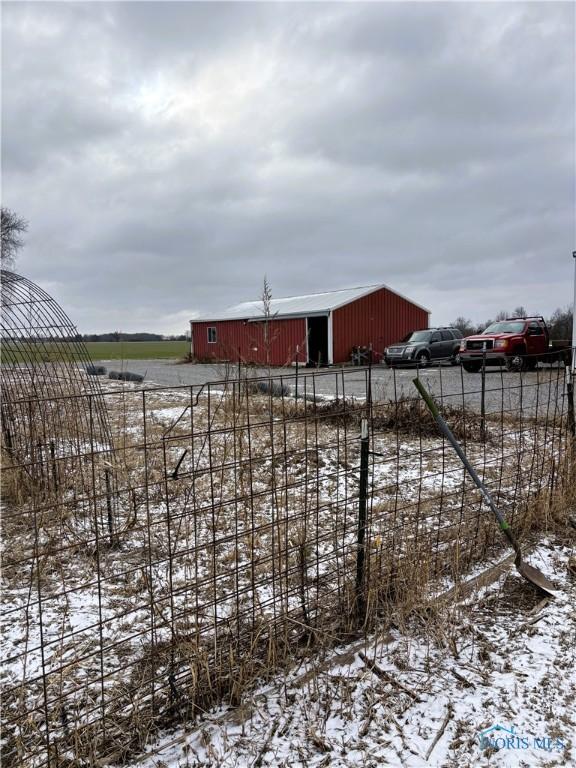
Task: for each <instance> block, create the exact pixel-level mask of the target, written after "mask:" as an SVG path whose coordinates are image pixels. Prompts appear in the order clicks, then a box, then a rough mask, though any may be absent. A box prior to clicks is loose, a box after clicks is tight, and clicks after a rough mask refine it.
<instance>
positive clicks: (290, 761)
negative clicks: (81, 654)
mask: <svg viewBox="0 0 576 768" xmlns="http://www.w3.org/2000/svg"><path fill="white" fill-rule="evenodd" d="M572 553H573V549H572V547H571V545H570V542H569V541H568V540H566V539H565V538H563V539H557V538H553V537H550V538H548V539H547V540H545V541H543V542H541V543H540V544H539V545H538V546H537V547H536V549H535V551H534V552H533V553H531V555H530V556H529V558H528V560H529V561H530V562H531V563H532V564H533V565H535V566H537V567H538V568H540V569H541V570H542V571H543V572H544V573H545V574H546V575H548V576H549V577H550V578H551V579H552V580H553V581H554V582H555V584H556V585H557V586H558V594H557V596H556V598H555V599H552V600H546V599H544V600H543V599H542V597H541V596H540V595H539V594H537V593H536V591H535V590H534V589H533V588H532V587H531V586H530V585H529V584H527V583H526V582H524V581H523V580H522V579H521V578H520V577H519V576H518V575H517V574H516V572H515V571H514V569H513V568H511V566H510V567H508V568H506V569H505V572H504V574H503V575H502V576H501V577H500V578H499V579H497V580H496V581H495V582H494V583H492V584H491V585H488V586H486V587H482V588H477V589H475V590H474V592H473V594H471V595H470V596H468V597H467V598H466V600H464V601H462V602H460V603H459V604H457V605H451V606H450V605H446V606H445V607H444V608H441V609H439V610H438V612H436V611H433V612H432V613H431V614H429V615H428V616H424V614H420V615H419V616H415V617H413V618H412V620H410V621H409V622H408V623H407V625H405V626H403V627H394V626H392V627H389V628H387V629H386V630H384V631H383V632H382V633H381V634H378V635H374V636H372V637H370V638H368V639H366V640H365V641H363V642H361V643H357V644H355V645H351V646H349V647H344V648H342V647H341V648H339V649H337V650H335V651H333V652H331V653H330V654H328V655H326V656H324V657H323V658H316V659H314V660H313V661H310V662H309V663H308V664H303V665H301V666H300V667H299V668H298V669H295V670H293V671H292V672H290V673H289V674H287V675H285V676H280V677H278V678H276V679H275V680H274V681H273V682H272V683H270V684H267V685H265V686H264V687H261V688H259V689H257V690H255V691H254V692H253V693H252V695H251V696H249V697H247V698H246V700H245V703H244V704H243V705H242V706H241V707H239V708H230V709H219V710H215V711H214V712H211V713H209V714H207V715H206V717H205V718H204V719H203V720H202V722H200V723H199V724H198V726H197V727H196V728H194V729H188V730H181V731H177V732H173V733H169V734H166V735H164V736H163V738H161V739H159V740H158V741H157V742H156V743H155V744H154V746H153V754H152V751H151V752H150V754H149V755H148V756H147V757H146V758H145V759H140V760H138V761H135V762H134V763H132V764H131V765H133V766H136V765H138V766H143V768H189V767H190V768H192V766H223V767H224V766H230V767H232V766H235V767H236V766H237V767H238V768H240V767H243V766H277V767H278V768H281V767H282V766H286V767H288V766H290V768H298V767H299V766H302V768H305V767H306V768H308V767H311V766H315V767H316V768H318V767H319V766H331V767H333V768H336V766H342V767H344V766H345V767H346V768H348V767H349V766H359V765H361V766H368V767H372V766H373V767H374V768H375V767H376V766H410V767H414V768H416V767H417V766H427V765H430V766H454V767H456V766H458V768H464V767H468V766H470V767H472V766H569V765H576V743H575V740H574V734H575V730H576V728H575V726H576V703H575V693H576V578H575V577H574V575H572V574H571V572H570V570H569V567H568V563H569V558H570V556H571V554H572Z"/></svg>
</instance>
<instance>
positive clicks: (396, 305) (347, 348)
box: [332, 288, 428, 363]
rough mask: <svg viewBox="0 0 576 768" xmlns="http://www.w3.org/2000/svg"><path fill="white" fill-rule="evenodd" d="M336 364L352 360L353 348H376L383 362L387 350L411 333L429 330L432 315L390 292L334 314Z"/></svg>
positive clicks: (377, 293) (376, 293)
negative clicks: (389, 346) (385, 349)
mask: <svg viewBox="0 0 576 768" xmlns="http://www.w3.org/2000/svg"><path fill="white" fill-rule="evenodd" d="M332 322H333V338H334V363H345V362H348V361H349V360H350V356H351V353H352V347H354V346H366V347H367V346H369V345H370V344H371V345H372V349H373V351H374V355H375V359H376V360H379V359H380V356H381V355H382V353H383V351H384V347H386V346H388V345H389V344H393V343H394V342H395V341H399V340H400V339H401V338H402V337H403V336H405V335H406V334H407V333H409V332H410V331H414V330H417V329H419V328H427V327H428V313H427V312H426V311H425V310H424V309H420V307H417V306H416V305H415V304H412V302H410V301H408V300H407V299H403V298H402V297H401V296H398V294H396V293H394V292H393V291H389V290H388V289H387V288H380V289H379V290H378V291H374V293H370V294H368V296H363V297H362V298H360V299H357V300H356V301H353V302H351V303H350V304H347V305H346V306H344V307H340V309H336V310H334V313H333V321H332Z"/></svg>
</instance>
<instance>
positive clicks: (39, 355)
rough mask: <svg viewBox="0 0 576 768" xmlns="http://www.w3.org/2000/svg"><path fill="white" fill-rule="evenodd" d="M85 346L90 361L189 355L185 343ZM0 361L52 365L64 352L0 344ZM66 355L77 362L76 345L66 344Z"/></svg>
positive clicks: (58, 348)
mask: <svg viewBox="0 0 576 768" xmlns="http://www.w3.org/2000/svg"><path fill="white" fill-rule="evenodd" d="M86 347H87V349H88V353H89V355H90V357H91V358H92V360H159V359H166V358H182V357H185V356H186V355H187V354H188V353H189V352H190V343H189V342H187V341H87V342H86ZM2 348H3V352H4V354H3V355H2V359H3V361H4V362H20V363H22V362H37V363H41V362H56V361H58V360H62V357H63V355H62V353H63V351H64V349H65V347H64V348H63V345H62V344H58V345H56V344H51V343H50V342H44V343H28V344H18V345H12V344H11V342H10V341H8V342H4V344H3V345H2ZM68 349H69V353H70V354H69V355H65V356H64V359H66V360H68V361H73V360H75V359H77V357H76V355H77V350H78V348H77V346H76V345H74V344H70V345H69V347H68Z"/></svg>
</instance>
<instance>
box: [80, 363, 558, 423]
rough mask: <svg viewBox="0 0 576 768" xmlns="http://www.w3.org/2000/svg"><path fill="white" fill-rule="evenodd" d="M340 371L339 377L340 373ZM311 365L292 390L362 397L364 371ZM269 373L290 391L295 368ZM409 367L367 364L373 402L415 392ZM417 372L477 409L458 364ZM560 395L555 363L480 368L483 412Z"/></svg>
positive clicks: (547, 404)
mask: <svg viewBox="0 0 576 768" xmlns="http://www.w3.org/2000/svg"><path fill="white" fill-rule="evenodd" d="M95 364H96V365H104V366H105V367H106V368H107V369H108V370H121V369H123V370H129V371H132V372H133V373H139V374H142V375H144V376H145V386H159V387H173V386H182V385H184V386H190V385H201V384H206V383H208V382H218V381H223V380H225V379H226V378H227V377H228V378H236V377H237V369H236V366H235V365H230V366H226V364H213V365H208V364H202V363H178V362H176V361H174V360H129V361H124V362H121V361H118V360H100V361H95ZM249 370H250V376H251V377H256V376H258V375H262V376H266V375H267V372H266V370H264V369H261V370H258V369H254V368H251V369H249ZM342 372H344V373H345V375H344V376H343V375H342ZM311 373H312V371H311V369H305V368H301V369H300V371H299V381H298V389H299V392H300V393H303V391H304V388H306V391H307V392H308V393H311V392H312V386H314V393H315V394H317V395H336V394H338V395H341V394H342V381H343V380H344V383H345V393H346V395H347V396H351V395H355V396H359V397H363V396H364V395H365V393H366V376H367V373H366V369H364V368H359V369H357V370H355V369H350V368H344V369H342V368H332V369H322V370H321V372H319V374H318V375H316V376H315V377H314V385H312V378H313V377H312V375H311ZM272 375H273V376H275V377H276V376H282V377H283V379H284V383H285V384H286V385H287V386H288V387H289V388H290V390H291V391H294V389H295V370H294V369H290V368H273V369H272ZM415 375H416V371H415V370H414V369H390V368H385V367H383V366H382V367H380V366H374V367H373V368H372V389H373V393H374V397H375V398H376V399H379V400H388V399H390V400H395V399H398V398H400V397H403V396H413V395H414V393H415V390H414V386H413V384H412V379H413V378H414V377H415ZM419 375H420V376H421V377H422V378H423V379H424V380H425V381H426V383H427V385H428V387H429V388H430V390H431V391H432V393H433V394H434V395H436V397H438V398H444V399H445V402H447V403H450V404H451V405H455V406H457V405H462V402H463V401H464V402H465V404H466V407H473V408H475V409H478V410H479V409H480V402H481V388H482V376H481V374H480V373H466V372H465V371H464V370H463V369H461V368H460V367H452V366H450V365H439V366H431V367H430V368H424V369H421V370H420V372H419ZM563 398H564V371H563V369H562V368H560V367H552V366H546V367H541V368H538V369H537V370H536V371H531V372H526V373H522V374H520V373H516V372H509V371H506V370H504V369H501V368H489V369H488V370H487V372H486V395H485V401H486V412H487V414H489V413H491V412H493V413H500V412H501V411H502V410H504V411H510V412H518V410H519V408H520V407H522V409H523V411H524V412H525V413H528V414H529V413H534V411H535V410H536V409H537V410H538V412H539V413H540V414H541V415H548V416H552V414H553V413H554V411H555V410H556V409H562V408H563V407H564V406H563Z"/></svg>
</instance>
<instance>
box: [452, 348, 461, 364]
mask: <svg viewBox="0 0 576 768" xmlns="http://www.w3.org/2000/svg"><path fill="white" fill-rule="evenodd" d="M461 363H462V360H461V359H460V352H459V351H458V350H456V352H454V354H453V355H452V357H451V358H450V365H460V364H461Z"/></svg>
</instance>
